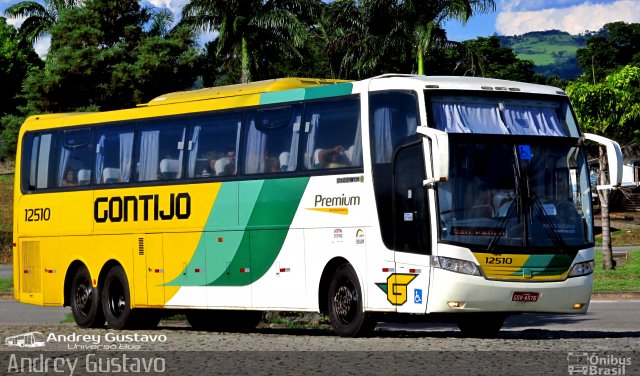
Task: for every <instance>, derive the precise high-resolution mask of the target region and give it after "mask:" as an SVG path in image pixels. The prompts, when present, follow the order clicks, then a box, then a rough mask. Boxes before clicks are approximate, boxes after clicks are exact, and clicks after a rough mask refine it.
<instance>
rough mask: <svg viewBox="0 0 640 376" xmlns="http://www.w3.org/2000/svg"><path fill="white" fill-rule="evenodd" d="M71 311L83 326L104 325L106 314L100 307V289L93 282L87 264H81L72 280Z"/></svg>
mask: <svg viewBox="0 0 640 376" xmlns="http://www.w3.org/2000/svg"><path fill="white" fill-rule="evenodd" d="M69 294H70V295H71V296H70V297H69V302H71V313H72V314H73V319H74V320H75V322H76V324H78V326H79V327H82V328H98V327H101V326H104V315H103V313H102V308H101V307H100V290H99V289H98V288H96V287H93V285H92V284H91V275H90V274H89V270H88V269H87V267H86V266H84V265H82V266H80V267H79V268H78V269H77V270H76V272H75V274H74V275H73V280H72V281H71V290H70V291H69Z"/></svg>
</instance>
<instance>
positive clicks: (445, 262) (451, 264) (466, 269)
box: [431, 256, 480, 276]
mask: <svg viewBox="0 0 640 376" xmlns="http://www.w3.org/2000/svg"><path fill="white" fill-rule="evenodd" d="M431 263H432V265H433V266H434V267H435V268H440V269H444V270H448V271H451V272H456V273H462V274H468V275H478V276H479V275H480V270H478V267H477V266H476V264H474V263H473V262H471V261H464V260H458V259H454V258H449V257H441V256H432V257H431Z"/></svg>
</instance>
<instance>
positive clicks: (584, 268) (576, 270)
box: [569, 260, 596, 277]
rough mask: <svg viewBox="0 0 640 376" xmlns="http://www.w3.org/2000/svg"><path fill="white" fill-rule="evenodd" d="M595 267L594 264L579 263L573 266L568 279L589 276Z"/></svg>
mask: <svg viewBox="0 0 640 376" xmlns="http://www.w3.org/2000/svg"><path fill="white" fill-rule="evenodd" d="M595 267H596V263H595V262H594V261H593V260H591V261H585V262H579V263H577V264H575V265H574V266H573V269H571V273H569V277H580V276H583V275H589V274H591V273H593V269H594V268H595Z"/></svg>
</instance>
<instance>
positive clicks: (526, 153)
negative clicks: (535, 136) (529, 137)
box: [518, 145, 533, 161]
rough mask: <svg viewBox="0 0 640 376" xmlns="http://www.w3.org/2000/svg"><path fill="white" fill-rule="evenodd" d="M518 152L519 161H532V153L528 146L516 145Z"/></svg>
mask: <svg viewBox="0 0 640 376" xmlns="http://www.w3.org/2000/svg"><path fill="white" fill-rule="evenodd" d="M518 151H519V153H520V159H522V160H523V161H530V160H532V159H533V153H532V152H531V146H530V145H518Z"/></svg>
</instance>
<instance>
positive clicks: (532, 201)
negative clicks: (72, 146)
mask: <svg viewBox="0 0 640 376" xmlns="http://www.w3.org/2000/svg"><path fill="white" fill-rule="evenodd" d="M524 177H525V184H526V193H527V196H526V197H527V204H528V208H529V221H530V224H531V225H533V217H534V213H535V207H534V206H537V208H538V212H539V213H542V214H538V218H539V219H540V222H542V228H543V229H544V231H545V232H546V233H547V236H548V237H549V239H551V241H552V242H553V245H555V246H560V247H561V248H564V247H565V243H564V240H562V236H560V234H559V233H558V230H557V229H556V226H555V225H554V224H553V221H552V220H551V218H550V217H549V215H548V214H547V212H546V210H545V209H544V205H543V204H542V202H541V201H540V199H539V198H538V196H537V195H536V194H535V193H534V192H531V185H530V184H529V166H527V165H525V167H524ZM545 225H546V226H545ZM526 229H527V226H525V234H526V233H527V231H526ZM528 239H529V237H528V236H527V243H528Z"/></svg>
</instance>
